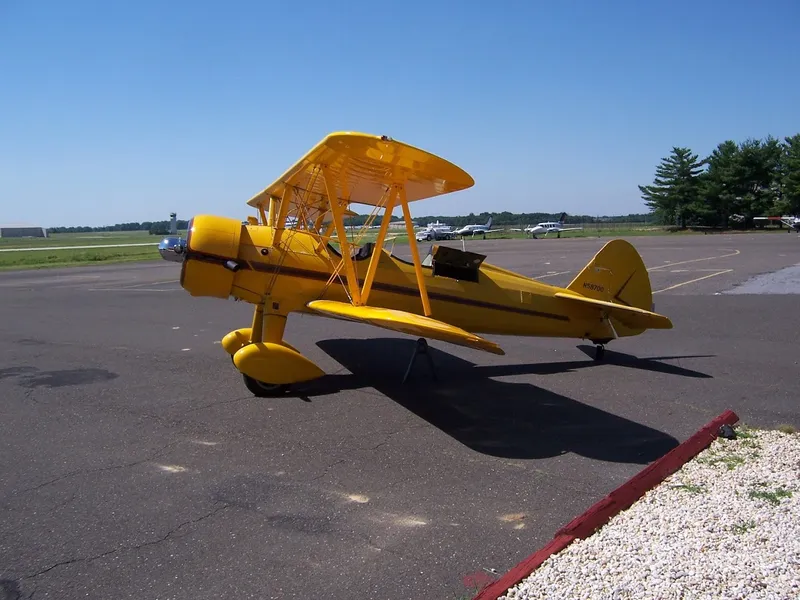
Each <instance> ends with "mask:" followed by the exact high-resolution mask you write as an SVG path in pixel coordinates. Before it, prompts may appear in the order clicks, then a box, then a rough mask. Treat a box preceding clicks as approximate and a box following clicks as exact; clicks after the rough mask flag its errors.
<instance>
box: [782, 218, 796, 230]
mask: <svg viewBox="0 0 800 600" xmlns="http://www.w3.org/2000/svg"><path fill="white" fill-rule="evenodd" d="M781 222H782V223H783V224H784V225H786V226H787V227H788V228H789V232H791V231H792V229H794V230H795V231H796V232H797V233H800V217H781Z"/></svg>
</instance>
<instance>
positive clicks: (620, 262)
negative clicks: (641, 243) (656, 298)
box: [567, 240, 654, 336]
mask: <svg viewBox="0 0 800 600" xmlns="http://www.w3.org/2000/svg"><path fill="white" fill-rule="evenodd" d="M567 289H568V290H570V291H571V292H576V293H578V294H581V295H582V296H586V297H587V298H593V299H595V300H604V301H606V302H613V303H615V304H622V305H625V306H633V307H635V308H640V309H643V310H647V311H652V310H654V306H653V291H652V288H651V287H650V276H649V275H648V274H647V268H646V267H645V265H644V262H643V261H642V257H641V256H640V255H639V253H638V252H637V251H636V248H634V247H633V245H632V244H631V243H630V242H627V241H625V240H611V241H610V242H608V243H606V244H605V245H604V246H603V247H602V248H601V249H600V250H599V251H598V252H597V254H595V255H594V257H593V258H592V260H590V261H589V263H588V264H587V265H586V266H585V267H584V268H583V270H582V271H581V272H580V273H578V275H577V276H576V277H575V279H573V280H572V281H571V282H570V284H569V285H568V286H567ZM613 321H614V323H613V325H614V329H615V330H616V333H617V335H619V336H628V335H637V334H639V333H641V332H642V331H644V330H643V329H633V328H631V327H628V326H625V325H624V324H622V323H620V322H619V321H618V320H617V319H613Z"/></svg>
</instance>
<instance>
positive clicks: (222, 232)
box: [181, 215, 243, 299]
mask: <svg viewBox="0 0 800 600" xmlns="http://www.w3.org/2000/svg"><path fill="white" fill-rule="evenodd" d="M242 227H243V225H242V223H241V221H237V220H236V219H230V218H227V217H217V216H213V215H198V216H196V217H194V218H193V219H192V220H191V221H189V232H188V234H187V236H186V247H185V250H184V253H183V254H184V260H183V266H182V268H181V286H183V288H184V289H185V290H186V291H187V292H189V294H190V295H192V296H210V297H213V298H223V299H224V298H228V297H229V296H230V295H231V290H232V288H233V280H234V277H235V275H236V271H237V270H238V269H239V264H238V262H237V261H236V258H237V256H238V254H239V243H240V241H241V237H242Z"/></svg>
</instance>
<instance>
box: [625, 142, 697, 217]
mask: <svg viewBox="0 0 800 600" xmlns="http://www.w3.org/2000/svg"><path fill="white" fill-rule="evenodd" d="M703 164H704V161H700V160H698V156H697V154H694V153H693V152H692V151H691V150H690V149H689V148H679V147H673V148H672V152H671V154H670V155H669V156H668V157H666V158H662V159H661V162H660V164H659V165H658V167H656V176H655V179H654V180H653V184H652V185H644V186H643V185H640V186H639V191H640V192H641V193H642V199H643V200H644V201H645V204H646V205H647V206H648V207H650V208H651V209H652V210H653V211H654V212H655V213H656V215H658V216H659V217H660V218H661V220H662V222H664V223H670V224H675V225H678V226H679V227H685V226H686V224H687V221H688V220H689V218H690V217H691V216H692V215H693V214H696V213H697V212H698V210H699V209H700V208H701V207H702V202H701V197H700V174H701V172H702V167H703Z"/></svg>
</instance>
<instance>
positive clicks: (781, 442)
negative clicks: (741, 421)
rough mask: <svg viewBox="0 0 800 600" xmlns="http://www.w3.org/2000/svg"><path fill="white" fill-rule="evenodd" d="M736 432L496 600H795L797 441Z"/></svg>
mask: <svg viewBox="0 0 800 600" xmlns="http://www.w3.org/2000/svg"><path fill="white" fill-rule="evenodd" d="M736 432H737V439H735V440H728V439H724V438H718V439H716V440H714V442H713V443H712V444H711V446H710V447H709V448H708V449H706V450H705V451H703V452H701V453H700V454H699V455H698V456H696V457H695V458H694V459H693V460H691V461H689V462H688V463H687V464H685V465H684V466H683V467H682V468H681V469H680V470H679V471H677V472H676V473H674V474H673V475H672V476H670V477H669V478H667V479H666V480H665V481H664V482H663V483H661V485H659V486H657V487H656V488H654V489H652V490H650V491H649V492H647V493H646V494H645V495H644V496H643V497H642V498H640V499H639V500H638V501H637V502H636V503H634V504H633V506H631V507H630V508H629V509H628V510H626V511H623V512H621V513H619V514H618V515H616V516H615V517H614V518H612V519H611V520H610V521H609V522H608V523H607V524H606V525H605V526H603V527H602V528H601V529H599V530H598V531H596V532H595V533H594V534H593V535H591V536H590V537H588V538H586V539H584V540H575V541H574V542H573V543H572V544H570V545H569V546H567V548H565V549H564V550H562V551H561V552H559V553H558V554H555V555H553V556H551V557H549V558H548V559H547V560H546V561H545V562H544V563H543V564H542V565H541V566H540V567H539V568H538V569H537V570H535V571H534V572H533V573H531V575H530V576H529V577H528V578H527V579H525V580H523V581H521V582H520V583H519V584H518V585H516V586H514V587H512V588H511V589H509V590H508V591H507V592H506V595H504V596H501V599H502V600H533V599H540V598H542V599H544V598H546V599H548V600H551V599H552V600H555V599H558V600H571V599H579V598H581V599H582V598H592V599H601V600H622V599H628V598H636V599H637V600H645V599H650V598H653V599H655V598H658V599H659V600H662V599H663V600H668V599H673V598H676V599H677V598H697V599H704V598H709V599H710V598H714V599H731V600H732V599H734V598H735V599H739V598H747V599H770V600H784V599H792V600H795V599H800V434H798V433H796V434H787V433H781V432H779V431H765V430H753V429H745V428H743V427H739V428H737V429H736Z"/></svg>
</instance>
